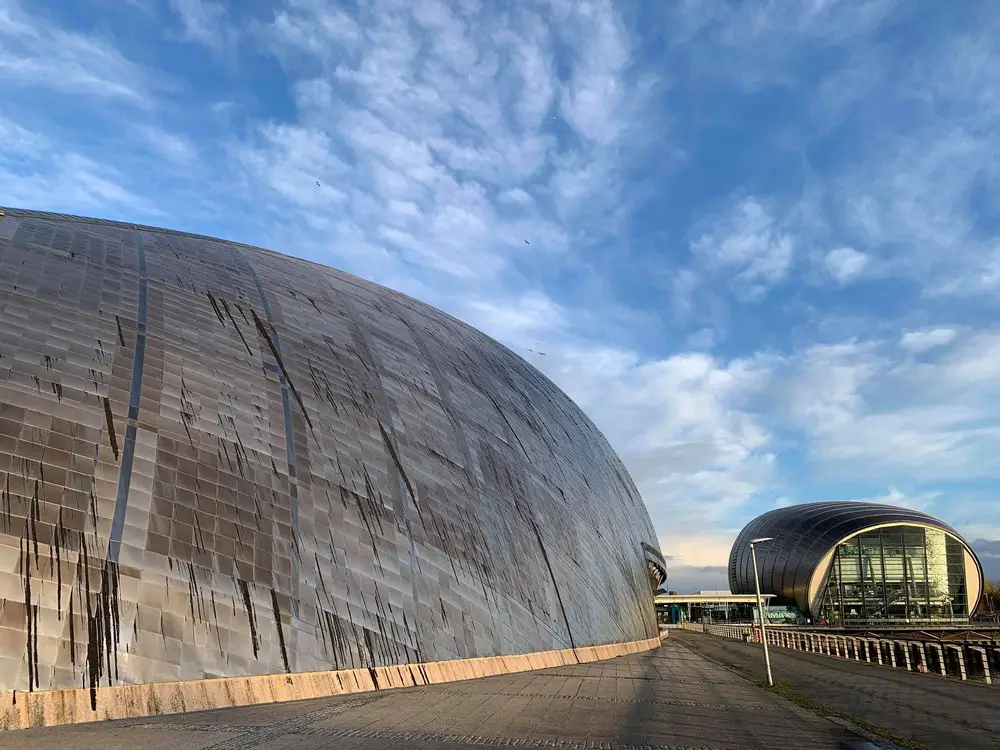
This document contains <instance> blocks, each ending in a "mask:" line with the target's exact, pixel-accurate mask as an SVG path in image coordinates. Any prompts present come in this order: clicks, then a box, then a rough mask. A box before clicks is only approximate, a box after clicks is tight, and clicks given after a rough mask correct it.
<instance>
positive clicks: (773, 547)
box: [729, 502, 969, 613]
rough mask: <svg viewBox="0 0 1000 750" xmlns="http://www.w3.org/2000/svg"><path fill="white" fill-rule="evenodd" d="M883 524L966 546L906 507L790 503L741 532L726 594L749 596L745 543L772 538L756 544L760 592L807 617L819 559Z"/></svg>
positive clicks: (937, 522)
mask: <svg viewBox="0 0 1000 750" xmlns="http://www.w3.org/2000/svg"><path fill="white" fill-rule="evenodd" d="M887 523H917V524H921V525H924V526H930V527H932V528H935V529H941V530H942V531H946V532H947V533H949V534H951V535H953V536H954V537H955V538H957V539H959V540H961V541H962V543H963V544H965V546H966V548H968V547H969V545H968V543H967V542H965V540H964V539H962V537H961V536H960V535H959V534H958V532H957V531H955V530H954V529H953V528H951V526H949V525H948V524H946V523H944V522H943V521H940V520H938V519H936V518H934V517H933V516H929V515H927V514H926V513H921V512H919V511H916V510H910V509H909V508H897V507H895V506H891V505H882V504H879V503H862V502H826V503H806V504H803V505H790V506H788V507H785V508H778V509H776V510H772V511H770V512H768V513H765V514H763V515H761V516H758V517H757V518H755V519H754V520H752V521H751V522H750V523H748V524H747V525H746V527H744V529H743V531H741V532H740V534H739V536H738V537H737V538H736V542H735V543H734V544H733V548H732V551H731V552H730V553H729V587H730V590H731V591H732V592H733V593H734V594H752V593H754V582H753V564H752V562H751V556H750V540H751V539H757V538H760V537H773V538H774V541H772V542H768V543H766V544H761V545H758V546H757V564H758V565H759V566H760V588H761V592H762V593H765V594H766V593H773V594H775V595H776V598H775V601H774V603H775V604H789V605H792V604H794V605H796V606H798V607H799V609H800V610H801V611H802V612H803V613H808V610H809V607H808V601H807V600H808V588H809V579H810V577H811V576H812V574H813V571H814V570H815V569H816V566H817V565H818V564H819V562H820V560H822V558H823V556H824V555H826V553H827V552H829V551H830V550H831V549H832V548H833V547H834V545H836V544H837V543H838V542H839V541H840V540H841V539H844V538H845V537H848V536H851V535H852V534H855V533H858V532H860V531H862V530H863V529H866V528H869V527H872V526H878V525H880V524H887Z"/></svg>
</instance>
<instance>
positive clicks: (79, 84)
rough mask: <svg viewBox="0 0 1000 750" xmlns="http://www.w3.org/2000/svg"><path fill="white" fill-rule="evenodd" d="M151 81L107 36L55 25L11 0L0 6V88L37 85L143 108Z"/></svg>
mask: <svg viewBox="0 0 1000 750" xmlns="http://www.w3.org/2000/svg"><path fill="white" fill-rule="evenodd" d="M153 83H154V82H153V80H152V76H151V75H150V73H149V72H148V71H146V70H144V69H142V68H140V67H139V66H137V65H135V64H134V63H132V62H130V61H129V60H127V59H126V58H125V57H123V56H122V55H121V53H120V52H119V51H118V50H117V49H116V48H115V46H114V44H113V43H112V42H111V41H109V40H107V39H104V38H102V37H100V36H96V35H89V34H82V33H78V32H73V31H67V30H65V29H63V28H60V27H59V26H55V25H53V24H52V23H50V22H49V21H47V20H46V19H45V18H44V17H43V16H41V15H32V14H29V13H28V12H27V11H26V10H25V9H24V8H23V7H22V6H21V4H20V3H19V2H17V0H4V3H3V5H2V6H0V90H3V89H6V88H9V87H14V86H30V87H41V88H47V89H57V90H60V91H62V92H64V93H70V94H74V95H78V96H80V95H85V96H98V97H102V98H109V99H119V100H123V101H127V102H130V103H132V104H136V105H140V106H144V107H148V106H150V105H151V101H152V98H151V95H150V92H149V89H150V86H151V85H152V84H153Z"/></svg>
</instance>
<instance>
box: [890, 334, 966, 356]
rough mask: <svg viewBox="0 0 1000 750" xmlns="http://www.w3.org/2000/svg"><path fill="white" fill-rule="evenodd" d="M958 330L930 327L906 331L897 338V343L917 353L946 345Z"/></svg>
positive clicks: (952, 339) (953, 338)
mask: <svg viewBox="0 0 1000 750" xmlns="http://www.w3.org/2000/svg"><path fill="white" fill-rule="evenodd" d="M956 336H958V331H956V330H955V329H954V328H931V329H929V330H925V331H907V332H906V333H904V334H903V336H902V338H900V340H899V345H900V346H901V347H902V348H903V349H906V350H908V351H911V352H914V353H917V354H919V353H920V352H925V351H928V350H929V349H936V348H938V347H941V346H947V345H948V344H950V343H951V342H952V341H954V340H955V337H956Z"/></svg>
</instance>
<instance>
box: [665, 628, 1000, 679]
mask: <svg viewBox="0 0 1000 750" xmlns="http://www.w3.org/2000/svg"><path fill="white" fill-rule="evenodd" d="M683 628H684V630H692V631H696V632H699V633H709V634H710V635H715V636H720V637H722V638H732V639H734V640H739V641H745V642H751V643H760V628H759V627H758V626H757V625H701V624H697V623H684V624H683ZM765 632H766V633H767V643H768V645H769V646H772V647H776V648H787V649H792V650H794V651H806V652H809V653H813V654H822V655H824V656H830V657H834V658H839V659H850V660H853V661H865V662H869V663H872V664H879V665H882V666H886V667H892V668H896V669H906V670H908V671H911V672H930V673H933V674H940V675H941V676H943V677H956V678H958V679H961V680H968V679H973V680H978V681H980V682H985V683H986V684H987V685H992V684H993V677H992V675H993V674H996V673H997V672H1000V644H996V643H987V642H983V643H947V642H943V641H918V640H902V639H899V638H875V637H868V636H855V635H838V634H831V633H816V632H810V631H806V630H791V629H788V628H777V629H772V628H767V629H766V630H765Z"/></svg>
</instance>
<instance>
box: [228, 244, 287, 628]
mask: <svg viewBox="0 0 1000 750" xmlns="http://www.w3.org/2000/svg"><path fill="white" fill-rule="evenodd" d="M237 252H239V251H237ZM239 254H240V257H242V258H243V262H244V263H245V264H246V267H247V268H248V269H249V270H250V275H251V276H252V277H253V283H254V284H255V285H256V287H257V294H258V295H259V296H260V304H261V306H262V307H263V308H264V316H265V317H266V318H267V323H268V325H269V326H270V327H271V332H272V333H273V334H274V349H275V351H276V352H277V354H278V358H279V360H280V358H281V339H280V337H279V335H278V329H277V328H276V327H275V325H274V316H273V315H272V314H271V303H270V302H268V301H267V295H266V294H265V293H264V286H263V285H262V284H261V283H260V277H259V276H258V275H257V269H256V268H254V267H253V264H252V263H251V262H250V259H249V258H248V257H247V256H246V255H245V254H243V253H242V252H240V253H239ZM278 365H279V367H278V382H280V383H281V409H282V412H283V414H284V422H285V450H286V452H287V453H288V497H289V500H290V502H291V506H292V507H291V514H292V588H293V591H295V596H293V597H292V615H293V616H295V617H298V616H299V596H298V588H299V587H298V583H299V539H300V536H299V485H298V482H299V480H298V476H297V474H296V471H295V430H294V429H293V426H292V402H291V394H290V393H289V390H288V381H287V380H286V379H285V373H284V370H283V367H284V365H283V364H282V363H281V362H280V361H279V362H278Z"/></svg>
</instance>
